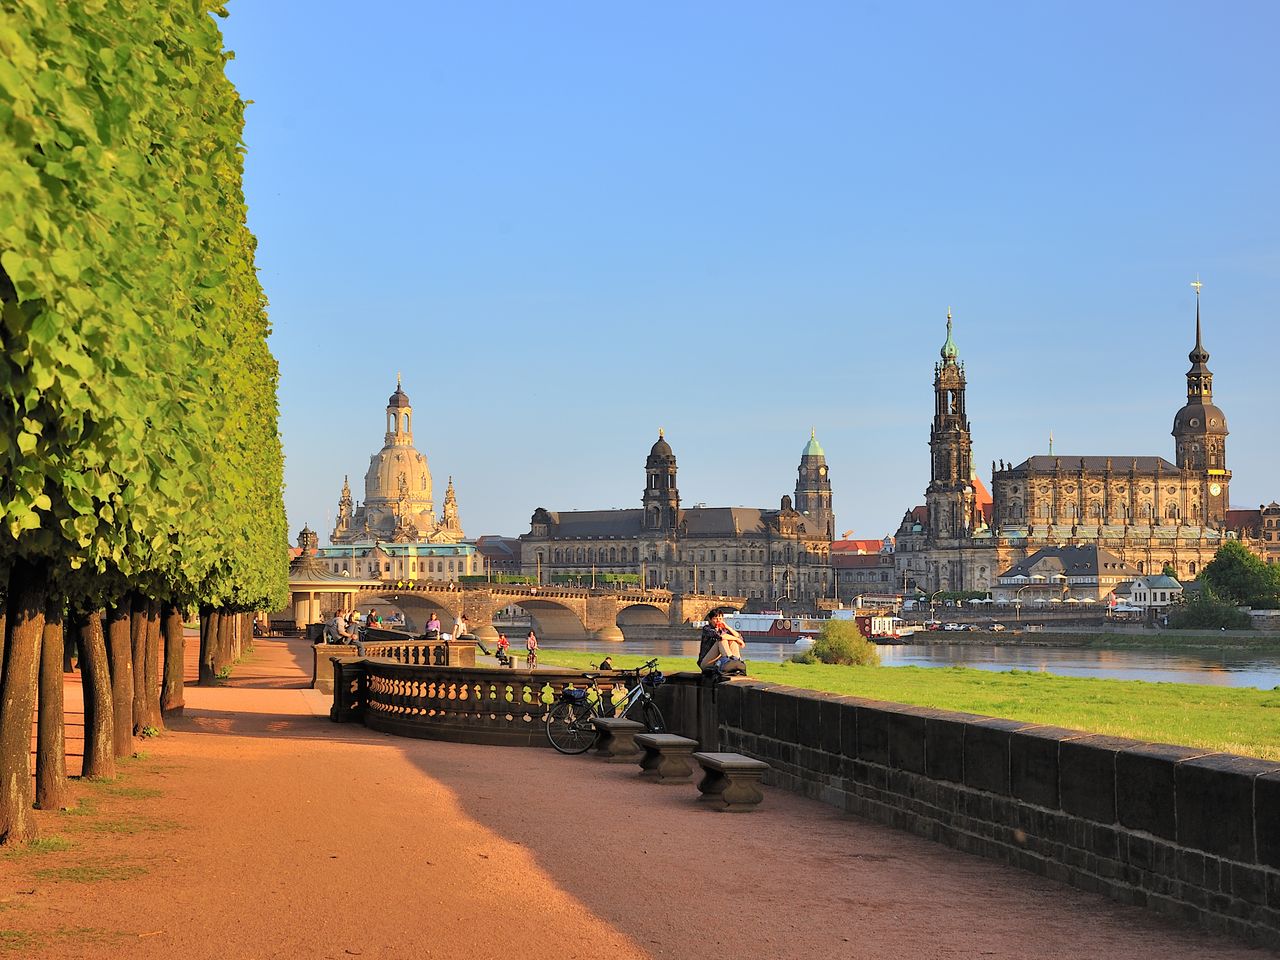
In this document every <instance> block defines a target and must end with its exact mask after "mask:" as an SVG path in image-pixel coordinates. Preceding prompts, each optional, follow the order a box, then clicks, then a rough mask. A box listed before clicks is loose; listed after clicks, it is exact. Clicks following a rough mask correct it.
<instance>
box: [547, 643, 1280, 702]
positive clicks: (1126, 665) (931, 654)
mask: <svg viewBox="0 0 1280 960" xmlns="http://www.w3.org/2000/svg"><path fill="white" fill-rule="evenodd" d="M548 646H549V647H554V648H556V649H562V650H588V651H591V652H593V653H599V654H600V655H601V656H604V655H605V654H606V653H610V654H613V655H614V656H617V655H618V654H623V653H625V654H627V655H628V656H632V655H640V656H650V657H696V656H697V655H698V642H697V641H696V640H628V641H626V642H625V643H602V642H600V641H595V640H582V641H570V640H560V641H554V642H552V643H549V644H548ZM795 651H796V647H795V645H794V644H791V643H759V642H755V641H752V642H750V643H748V644H747V650H746V657H747V660H748V661H750V660H762V661H768V662H772V663H778V662H781V661H782V660H785V659H787V658H789V657H790V656H791V655H792V654H793V653H795ZM880 661H881V663H883V664H884V665H885V666H886V667H906V666H913V667H973V668H975V669H978V670H992V671H997V672H998V671H1002V670H1029V671H1035V672H1040V673H1054V674H1059V675H1061V676H1066V677H1104V678H1108V679H1112V680H1149V681H1157V682H1158V681H1164V682H1169V683H1199V684H1206V685H1209V686H1217V687H1260V688H1262V689H1264V690H1270V689H1272V688H1273V687H1277V686H1280V651H1256V650H1240V649H1237V650H1210V649H1203V650H1193V651H1188V650H1185V649H1172V648H1160V647H1142V648H1140V649H1098V648H1083V647H1028V646H1014V645H1008V644H994V643H990V644H988V643H973V644H968V643H966V644H958V643H912V644H904V645H901V646H882V647H880Z"/></svg>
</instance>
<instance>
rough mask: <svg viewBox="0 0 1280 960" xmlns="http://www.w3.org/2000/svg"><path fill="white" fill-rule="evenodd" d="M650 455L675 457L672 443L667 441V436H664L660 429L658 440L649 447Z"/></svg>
mask: <svg viewBox="0 0 1280 960" xmlns="http://www.w3.org/2000/svg"><path fill="white" fill-rule="evenodd" d="M649 456H651V457H673V456H675V454H673V453H672V452H671V444H669V443H667V440H666V437H665V436H663V433H662V431H661V430H659V431H658V442H657V443H655V444H654V445H653V446H652V447H650V448H649Z"/></svg>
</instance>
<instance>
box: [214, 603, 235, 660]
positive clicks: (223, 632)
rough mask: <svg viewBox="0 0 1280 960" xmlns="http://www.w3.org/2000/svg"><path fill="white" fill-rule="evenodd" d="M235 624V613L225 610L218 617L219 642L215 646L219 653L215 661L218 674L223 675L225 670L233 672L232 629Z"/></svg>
mask: <svg viewBox="0 0 1280 960" xmlns="http://www.w3.org/2000/svg"><path fill="white" fill-rule="evenodd" d="M234 624H235V615H234V614H230V613H227V611H225V610H223V611H222V615H221V616H219V617H218V643H217V645H216V646H215V648H214V649H215V650H216V651H217V653H216V655H215V658H214V661H213V665H214V667H216V668H217V672H218V676H222V675H223V671H224V670H225V671H226V672H227V673H230V672H231V630H232V627H233V625H234Z"/></svg>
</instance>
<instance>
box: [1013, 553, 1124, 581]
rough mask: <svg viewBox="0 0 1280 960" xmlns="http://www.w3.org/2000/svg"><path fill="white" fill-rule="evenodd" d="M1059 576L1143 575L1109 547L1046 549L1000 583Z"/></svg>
mask: <svg viewBox="0 0 1280 960" xmlns="http://www.w3.org/2000/svg"><path fill="white" fill-rule="evenodd" d="M1055 574H1061V575H1063V576H1067V577H1097V576H1100V575H1105V576H1109V577H1117V576H1118V577H1125V578H1127V579H1136V578H1137V577H1140V576H1142V574H1140V573H1139V572H1138V571H1137V570H1136V569H1134V568H1133V567H1131V566H1129V564H1128V563H1126V562H1125V561H1124V560H1121V559H1120V557H1118V556H1116V555H1115V554H1114V553H1112V552H1111V551H1110V550H1108V549H1106V548H1105V547H1099V546H1096V545H1089V546H1078V547H1076V546H1073V547H1045V548H1043V549H1041V550H1037V551H1036V552H1035V553H1033V554H1032V555H1031V556H1029V557H1024V558H1023V559H1022V560H1019V561H1018V562H1017V563H1015V564H1014V565H1013V566H1012V567H1010V568H1009V569H1008V570H1005V571H1004V572H1003V573H1001V574H1000V577H999V579H1000V580H1006V579H1009V578H1012V577H1026V578H1028V579H1032V578H1033V577H1045V578H1049V577H1052V576H1054V575H1055Z"/></svg>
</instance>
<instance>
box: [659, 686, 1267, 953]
mask: <svg viewBox="0 0 1280 960" xmlns="http://www.w3.org/2000/svg"><path fill="white" fill-rule="evenodd" d="M659 695H660V703H661V706H662V708H663V712H664V714H666V716H667V720H668V726H669V727H670V729H671V730H672V732H675V733H681V734H684V735H686V736H690V737H695V738H697V739H698V740H699V742H700V743H701V744H702V749H712V750H714V749H720V750H729V751H735V752H739V753H744V754H747V755H748V756H752V757H757V758H759V759H761V760H765V761H767V762H768V763H769V764H771V766H772V772H771V774H770V776H769V778H768V780H769V782H771V783H773V784H774V785H776V786H780V787H784V788H787V789H790V790H794V791H796V792H798V793H802V794H805V795H806V796H809V797H812V798H814V799H817V800H821V801H823V802H825V803H829V804H831V805H832V806H835V807H837V808H839V809H841V810H844V811H847V812H849V813H853V814H857V815H859V816H862V817H867V818H869V819H872V820H876V821H879V822H881V823H885V824H888V825H890V826H893V827H897V828H899V829H903V830H909V831H911V832H912V833H915V834H917V835H918V836H922V837H926V838H928V839H930V840H937V841H940V842H942V843H946V844H948V845H949V846H952V847H955V848H957V849H959V850H964V851H966V852H969V853H975V854H979V855H981V856H986V857H990V858H993V859H996V860H1000V861H1002V862H1005V863H1008V864H1011V865H1014V866H1018V867H1021V868H1023V869H1027V870H1031V871H1033V872H1035V873H1038V874H1041V875H1042V876H1046V877H1049V878H1050V879H1053V880H1059V881H1062V882H1065V883H1069V884H1071V885H1072V886H1075V887H1079V888H1081V889H1083V890H1091V891H1095V892H1097V893H1101V894H1104V895H1106V896H1109V897H1111V898H1113V899H1115V900H1118V901H1120V902H1122V903H1127V904H1133V905H1138V906H1144V907H1147V908H1149V909H1152V910H1155V911H1157V912H1160V913H1162V914H1166V915H1169V916H1172V917H1177V918H1180V919H1183V920H1186V921H1189V922H1191V923H1194V924H1197V925H1199V926H1201V927H1203V928H1205V929H1207V930H1210V931H1213V932H1218V933H1226V934H1229V935H1232V936H1234V937H1238V938H1241V939H1243V940H1246V941H1248V942H1250V943H1255V944H1259V945H1264V946H1268V947H1271V948H1280V763H1270V762H1265V761H1261V760H1254V759H1251V758H1247V757H1239V756H1234V755H1231V754H1224V753H1212V752H1209V751H1205V750H1199V749H1192V748H1188V747H1178V746H1170V745H1166V744H1152V743H1143V742H1139V741H1135V740H1126V739H1122V738H1119V737H1107V736H1098V735H1091V734H1088V733H1084V732H1082V731H1079V730H1067V729H1063V728H1061V727H1049V726H1043V725H1037V724H1031V723H1023V722H1019V721H1013V720H999V719H993V718H990V717H980V716H975V715H971V714H962V713H951V712H948V711H945V710H932V709H927V708H923V707H910V706H904V705H902V704H894V703H883V702H878V701H873V700H863V699H860V698H857V697H842V696H836V695H834V694H823V693H817V692H814V691H809V690H800V689H796V688H792V687H784V686H777V685H773V684H766V683H761V682H758V681H749V680H735V681H733V682H730V683H724V684H720V685H718V686H714V687H710V686H706V685H704V684H702V683H701V682H700V681H699V680H698V679H697V678H696V677H694V676H692V675H677V676H675V677H672V678H671V682H670V683H668V684H666V685H664V686H663V687H661V688H660V689H659Z"/></svg>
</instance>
